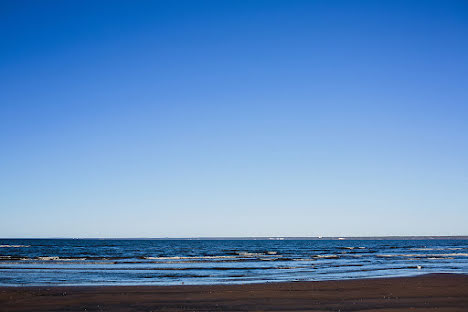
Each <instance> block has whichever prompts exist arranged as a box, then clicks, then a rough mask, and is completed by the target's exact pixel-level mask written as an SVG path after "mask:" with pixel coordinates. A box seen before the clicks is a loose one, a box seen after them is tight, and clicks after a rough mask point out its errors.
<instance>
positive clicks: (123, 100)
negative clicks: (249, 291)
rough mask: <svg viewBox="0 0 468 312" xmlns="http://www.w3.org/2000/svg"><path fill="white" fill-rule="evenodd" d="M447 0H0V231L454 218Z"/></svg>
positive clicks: (162, 233) (462, 84)
mask: <svg viewBox="0 0 468 312" xmlns="http://www.w3.org/2000/svg"><path fill="white" fill-rule="evenodd" d="M467 33H468V5H467V3H466V2H465V1H139V2H133V1H2V2H1V3H0V36H1V38H2V40H1V42H0V45H1V46H0V212H1V218H0V237H56V236H60V237H192V236H319V235H320V236H328V235H331V236H345V235H467V234H468V231H467V230H466V229H467V227H466V225H467V224H468V88H467V86H468V36H467Z"/></svg>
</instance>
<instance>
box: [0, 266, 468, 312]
mask: <svg viewBox="0 0 468 312" xmlns="http://www.w3.org/2000/svg"><path fill="white" fill-rule="evenodd" d="M433 310H434V311H450V312H455V311H468V275H456V274H430V275H424V276H418V277H402V278H380V279H361V280H342V281H321V282H290V283H266V284H252V285H212V286H188V285H185V286H110V287H107V286H102V287H2V288H0V311H367V312H371V311H381V312H384V311H392V312H396V311H433Z"/></svg>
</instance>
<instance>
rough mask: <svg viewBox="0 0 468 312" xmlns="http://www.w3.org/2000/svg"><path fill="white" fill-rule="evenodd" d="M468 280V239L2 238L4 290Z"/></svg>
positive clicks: (0, 282)
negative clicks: (427, 277) (433, 276)
mask: <svg viewBox="0 0 468 312" xmlns="http://www.w3.org/2000/svg"><path fill="white" fill-rule="evenodd" d="M443 272H445V273H464V274H468V240H80V239H70V240H67V239H23V240H12V239H0V285H174V284H176V285H180V284H182V283H184V284H219V283H252V282H279V281H312V280H327V279H350V278H368V277H386V276H406V275H417V274H424V273H443Z"/></svg>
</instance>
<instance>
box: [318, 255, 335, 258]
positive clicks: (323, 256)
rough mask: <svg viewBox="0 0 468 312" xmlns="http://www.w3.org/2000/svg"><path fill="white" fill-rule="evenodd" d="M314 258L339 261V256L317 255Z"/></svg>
mask: <svg viewBox="0 0 468 312" xmlns="http://www.w3.org/2000/svg"><path fill="white" fill-rule="evenodd" d="M314 258H319V259H338V258H339V256H337V255H316V256H314Z"/></svg>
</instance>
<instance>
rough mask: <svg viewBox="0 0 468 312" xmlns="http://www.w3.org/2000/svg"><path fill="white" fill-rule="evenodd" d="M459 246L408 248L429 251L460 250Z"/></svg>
mask: <svg viewBox="0 0 468 312" xmlns="http://www.w3.org/2000/svg"><path fill="white" fill-rule="evenodd" d="M461 249H463V248H461V247H446V248H411V249H410V250H415V251H431V250H461Z"/></svg>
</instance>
